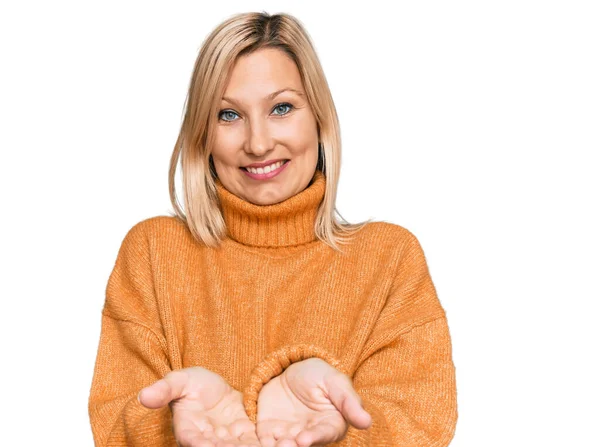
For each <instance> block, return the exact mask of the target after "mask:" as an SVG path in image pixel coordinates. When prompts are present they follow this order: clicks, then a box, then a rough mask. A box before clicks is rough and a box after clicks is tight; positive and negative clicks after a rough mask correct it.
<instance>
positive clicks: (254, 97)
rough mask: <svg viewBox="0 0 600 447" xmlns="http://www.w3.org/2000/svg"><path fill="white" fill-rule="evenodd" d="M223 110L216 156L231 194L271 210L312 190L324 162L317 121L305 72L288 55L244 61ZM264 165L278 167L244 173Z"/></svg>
mask: <svg viewBox="0 0 600 447" xmlns="http://www.w3.org/2000/svg"><path fill="white" fill-rule="evenodd" d="M219 110H220V111H219V117H218V122H217V124H216V126H217V127H216V140H215V146H214V148H213V151H212V156H213V162H214V165H215V170H216V172H217V176H218V177H219V180H220V181H221V183H222V184H223V186H224V187H225V188H226V189H227V190H228V191H230V192H231V193H233V194H235V195H236V196H238V197H240V198H242V199H244V200H246V201H248V202H251V203H254V204H257V205H271V204H274V203H278V202H281V201H283V200H286V199H288V198H290V197H292V196H293V195H295V194H297V193H299V192H301V191H302V190H304V189H305V188H306V187H307V186H308V184H309V183H310V181H311V179H312V177H313V175H314V173H315V170H316V167H317V161H318V143H319V137H318V127H317V121H316V119H315V116H314V114H313V112H312V109H311V107H310V105H309V103H308V100H307V98H306V93H305V91H304V87H303V85H302V80H301V78H300V72H299V71H298V68H297V66H296V64H295V63H294V61H293V60H292V59H290V58H289V56H287V55H286V54H285V53H284V52H283V51H282V50H279V49H274V48H267V49H261V50H257V51H255V52H253V53H250V54H248V55H244V56H242V57H240V58H239V59H238V60H237V61H236V63H235V65H234V67H233V69H232V72H231V77H230V79H229V83H228V84H227V87H226V88H225V93H224V95H223V98H222V99H221V107H220V109H219ZM283 161H285V164H283V165H281V162H283ZM264 162H267V165H269V164H272V163H275V164H274V166H273V165H272V166H270V167H265V168H260V169H258V171H256V170H251V171H249V170H246V169H244V168H247V167H248V166H250V165H254V164H263V163H264ZM279 165H281V166H279ZM278 166H279V167H278Z"/></svg>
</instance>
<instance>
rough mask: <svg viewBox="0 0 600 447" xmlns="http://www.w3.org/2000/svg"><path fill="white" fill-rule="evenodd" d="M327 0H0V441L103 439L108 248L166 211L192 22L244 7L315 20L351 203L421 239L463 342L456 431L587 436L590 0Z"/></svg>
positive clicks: (476, 439)
mask: <svg viewBox="0 0 600 447" xmlns="http://www.w3.org/2000/svg"><path fill="white" fill-rule="evenodd" d="M332 3H333V2H323V1H320V2H314V3H310V2H306V1H305V2H282V1H263V2H257V1H243V2H242V1H229V2H199V1H198V2H175V1H172V2H169V3H168V4H167V2H161V3H158V2H148V1H146V2H126V1H121V2H108V1H102V2H83V1H79V2H72V3H67V2H57V1H55V2H41V1H39V2H16V1H14V2H5V3H2V6H1V7H0V45H1V54H0V58H1V59H0V63H1V65H2V68H1V70H0V76H1V79H0V114H1V116H0V119H1V121H0V126H1V132H0V138H1V141H0V144H1V146H0V149H1V151H0V172H1V175H0V182H1V189H0V190H1V194H2V219H1V221H0V222H1V225H2V231H1V232H0V238H1V240H0V242H1V246H0V247H1V248H0V257H1V259H0V261H1V262H2V280H1V281H0V296H1V298H2V312H1V317H0V318H1V324H0V331H1V333H0V336H1V337H0V339H1V343H2V346H1V348H2V351H1V355H2V357H1V358H2V368H1V369H0V374H1V378H2V382H1V383H2V387H3V390H2V401H3V407H4V410H5V412H3V414H4V416H3V422H4V423H3V426H4V429H3V433H2V444H3V445H13V444H16V443H19V445H69V446H71V445H72V446H84V445H93V441H92V437H91V430H90V428H89V421H88V414H87V398H88V393H89V388H90V384H91V378H92V372H93V367H94V361H95V356H96V349H97V343H98V339H99V334H100V312H101V308H102V305H103V301H104V292H105V287H106V283H107V280H108V276H109V274H110V271H111V269H112V267H113V265H114V261H115V258H116V254H117V250H118V248H119V245H120V243H121V241H122V239H123V237H124V236H125V233H126V232H127V231H128V230H129V228H131V227H132V226H133V225H134V224H135V223H137V222H139V221H140V220H142V219H145V218H148V217H151V216H155V215H160V214H167V213H168V211H169V210H170V202H169V199H168V188H167V170H168V163H169V158H170V155H171V152H172V149H173V146H174V144H175V139H176V137H177V133H178V130H179V125H180V122H181V117H182V111H183V104H184V100H185V95H186V92H187V87H188V83H189V78H190V75H191V72H192V68H193V64H194V61H195V58H196V55H197V52H198V50H199V47H200V45H201V43H202V41H203V39H204V38H205V37H206V35H207V34H208V33H209V32H210V31H211V30H212V29H213V28H214V27H215V26H216V25H217V24H218V23H220V22H221V21H222V20H224V19H226V18H227V17H228V16H229V15H231V14H234V13H237V12H244V11H253V10H256V11H259V10H266V11H267V12H270V13H276V12H289V13H291V14H294V15H295V16H296V17H297V18H298V19H300V20H301V21H302V22H303V23H304V25H305V26H306V28H307V30H308V32H309V33H310V35H311V37H312V38H313V40H314V42H315V45H316V48H317V52H318V54H319V57H320V59H321V62H322V64H323V66H324V69H325V73H326V75H327V78H328V82H329V85H330V87H331V90H332V93H333V96H334V99H335V102H336V107H337V110H338V113H339V116H340V120H341V126H342V138H343V163H342V166H343V169H342V177H341V180H340V190H339V196H338V209H339V210H340V212H341V214H342V215H343V216H344V217H345V218H346V219H348V220H350V221H359V220H363V219H367V218H374V219H375V220H386V221H390V222H393V223H396V224H399V225H402V226H405V227H406V228H408V229H409V230H411V231H412V232H413V233H414V234H415V235H416V236H417V237H418V239H419V240H420V242H421V244H422V246H423V248H424V250H425V253H426V256H427V259H428V263H429V266H430V271H431V274H432V277H433V280H434V283H435V285H436V288H437V291H438V295H439V298H440V300H441V302H442V305H443V306H444V308H445V309H446V311H447V314H448V319H449V323H450V330H451V335H452V342H453V355H454V361H455V364H456V373H457V381H458V396H459V421H458V426H457V430H456V435H455V438H454V441H453V442H452V444H451V446H452V447H482V446H485V447H506V446H511V447H513V446H545V447H546V446H578V447H583V446H598V445H600V435H599V434H598V430H597V427H598V421H599V420H600V410H599V406H598V402H599V401H600V387H599V385H598V377H600V369H599V368H598V366H597V365H598V363H597V362H598V360H599V341H600V336H599V329H598V326H599V324H598V313H597V311H598V302H599V300H600V287H599V285H598V275H599V271H600V268H599V267H600V262H599V253H600V237H599V235H598V231H599V229H600V219H599V217H598V211H599V203H600V200H599V197H598V195H599V191H600V180H599V177H600V175H599V172H598V171H599V167H600V166H599V163H598V161H597V158H596V157H597V155H598V151H599V149H600V26H599V23H600V14H599V9H598V3H597V2H593V1H588V2H584V1H573V0H571V1H526V0H519V1H507V0H504V1H501V2H500V1H497V2H491V1H454V2H446V1H438V2H432V1H419V2H401V3H400V4H394V3H392V2H389V3H387V2H382V1H373V0H371V1H369V2H360V3H356V4H349V3H344V5H343V8H342V7H341V6H342V3H341V2H340V3H339V5H338V6H336V5H333V4H332ZM7 414H8V419H7ZM8 441H11V442H10V443H9V442H8Z"/></svg>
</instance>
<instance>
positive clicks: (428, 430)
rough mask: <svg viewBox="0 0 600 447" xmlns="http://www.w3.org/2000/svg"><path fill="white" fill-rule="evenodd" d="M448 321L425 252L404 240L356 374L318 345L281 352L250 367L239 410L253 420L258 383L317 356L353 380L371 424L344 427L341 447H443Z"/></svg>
mask: <svg viewBox="0 0 600 447" xmlns="http://www.w3.org/2000/svg"><path fill="white" fill-rule="evenodd" d="M451 351H452V349H451V340H450V334H449V329H448V324H447V320H446V315H445V312H444V310H443V308H442V307H441V304H440V302H439V300H438V298H437V295H436V291H435V288H434V286H433V282H432V280H431V277H430V275H429V271H428V268H427V263H426V260H425V256H424V253H423V250H422V249H421V246H420V244H419V242H418V241H417V239H416V238H415V237H414V236H413V235H412V234H410V233H409V238H408V242H407V244H406V246H405V249H404V251H403V254H402V257H401V259H400V262H399V266H398V270H397V274H396V276H395V278H394V281H393V285H392V288H391V291H390V294H389V296H388V299H387V301H386V304H385V306H384V308H383V309H382V311H381V313H380V315H379V317H378V319H377V322H376V324H375V326H374V328H373V331H372V332H371V334H370V336H369V338H368V340H367V342H366V344H365V346H364V348H363V351H362V353H361V355H360V358H359V361H358V363H357V365H358V366H357V367H356V369H355V370H354V372H353V373H350V374H349V373H348V371H345V370H344V368H343V367H342V366H341V365H340V362H339V360H338V359H337V358H336V357H335V356H334V355H332V354H330V353H326V352H324V351H323V349H322V348H320V347H317V346H303V347H302V348H300V349H299V348H298V347H285V348H282V349H280V350H279V351H278V352H277V353H273V354H272V355H270V356H269V357H268V358H267V359H265V360H264V361H263V362H262V363H261V364H260V365H258V366H257V368H255V370H254V372H253V374H252V377H251V379H250V381H249V383H248V386H247V388H246V390H245V396H244V397H245V405H246V409H247V412H248V414H249V416H250V417H251V418H254V419H253V420H255V418H256V401H257V399H258V393H259V392H260V389H261V388H262V386H263V384H265V383H267V382H268V381H269V380H270V379H271V378H273V377H275V376H276V375H279V374H281V372H282V371H283V369H285V368H286V367H287V366H289V363H290V362H292V361H301V360H304V359H306V358H310V357H319V358H322V359H323V360H326V361H328V362H329V363H330V364H331V365H332V366H334V367H336V368H337V369H339V370H340V371H342V372H343V373H345V374H348V375H349V376H350V377H351V378H352V382H353V385H354V389H355V390H356V392H357V393H358V395H359V396H360V397H361V399H362V402H363V406H364V408H365V409H366V410H367V411H368V412H369V413H370V414H371V417H372V419H373V423H372V425H371V427H369V429H367V430H359V429H356V428H354V427H352V426H350V427H349V429H348V433H347V434H346V437H345V438H344V439H343V440H342V441H339V442H338V443H334V444H330V445H331V446H340V447H350V446H352V447H367V446H369V447H384V446H385V447H392V446H393V447H413V446H419V447H447V446H448V445H449V444H450V441H451V440H452V438H453V437H454V431H455V426H456V421H457V404H456V384H455V368H454V364H453V361H452V352H451Z"/></svg>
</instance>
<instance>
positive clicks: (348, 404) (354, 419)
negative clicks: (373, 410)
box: [327, 374, 372, 429]
mask: <svg viewBox="0 0 600 447" xmlns="http://www.w3.org/2000/svg"><path fill="white" fill-rule="evenodd" d="M327 392H328V395H329V399H330V400H331V403H332V404H333V405H335V407H336V408H337V409H338V411H339V412H340V413H342V416H344V419H346V421H348V423H350V424H351V425H353V426H354V427H356V428H358V429H367V428H369V427H370V426H371V423H372V420H371V415H370V414H369V413H367V411H366V410H365V409H364V408H363V406H362V399H361V397H360V396H359V395H358V393H357V392H356V391H355V390H354V386H353V385H352V380H351V379H350V378H349V377H348V376H347V375H345V374H337V375H336V376H335V377H334V378H332V380H330V381H329V383H328V384H327Z"/></svg>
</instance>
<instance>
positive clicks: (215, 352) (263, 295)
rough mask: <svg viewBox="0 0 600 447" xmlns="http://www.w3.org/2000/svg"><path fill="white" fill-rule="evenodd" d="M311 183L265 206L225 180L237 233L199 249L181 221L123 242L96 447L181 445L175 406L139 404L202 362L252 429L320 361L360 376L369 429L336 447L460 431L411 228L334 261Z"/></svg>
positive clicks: (434, 441) (441, 319) (416, 442)
mask: <svg viewBox="0 0 600 447" xmlns="http://www.w3.org/2000/svg"><path fill="white" fill-rule="evenodd" d="M325 181H326V178H325V176H324V175H323V174H322V173H321V172H320V171H316V173H315V176H314V178H313V180H312V181H311V183H310V184H309V186H308V187H307V188H306V189H304V190H303V191H302V192H300V193H298V194H296V195H294V196H292V197H290V198H288V199H287V200H285V201H283V202H280V203H277V204H274V205H268V206H260V205H255V204H252V203H250V202H247V201H245V200H242V199H241V198H239V197H237V196H235V195H233V194H232V193H230V192H229V191H227V190H226V189H225V188H224V187H223V185H222V184H221V183H220V182H219V181H218V180H217V188H218V194H219V200H220V204H221V205H220V206H221V210H222V212H223V217H224V219H225V223H226V226H227V230H228V237H227V238H226V239H225V240H224V241H223V242H222V245H221V246H220V247H219V248H210V247H206V246H204V245H203V244H199V243H198V242H197V241H196V240H195V239H194V238H193V237H192V235H191V233H190V232H189V231H188V229H187V228H186V226H185V225H184V224H183V223H181V222H180V221H178V220H177V219H176V218H174V217H170V216H155V217H151V218H148V219H145V220H143V221H141V222H138V223H137V224H135V225H134V226H133V227H132V228H131V229H130V230H129V231H128V233H127V234H126V236H125V238H124V240H123V242H122V244H121V246H120V249H119V252H118V255H117V258H116V262H115V265H114V269H113V270H112V273H111V275H110V277H109V280H108V285H107V287H106V300H105V303H104V307H103V310H102V319H101V335H100V342H99V347H98V352H97V358H96V364H95V369H94V375H93V379H92V384H91V391H90V396H89V416H90V422H91V427H92V432H93V436H94V441H95V443H96V445H97V446H144V447H148V446H171V445H172V446H175V445H176V443H175V439H174V436H173V432H172V413H171V410H170V408H169V406H167V407H164V408H162V409H158V410H151V409H147V408H145V407H143V406H142V405H141V404H140V403H139V402H138V400H137V394H138V392H139V391H140V390H141V389H142V388H144V387H146V386H148V385H150V384H152V383H154V382H155V381H157V380H159V379H161V378H162V377H164V376H165V375H166V374H167V373H168V372H169V371H172V370H176V369H181V368H188V367H192V366H202V367H204V368H207V369H209V370H211V371H214V372H216V373H218V374H220V375H221V376H222V377H223V378H224V379H225V380H226V381H227V382H228V383H229V384H230V385H231V386H232V387H233V388H235V389H237V390H239V391H241V392H242V393H243V397H244V405H245V407H246V411H247V413H248V416H249V417H250V418H251V420H253V421H256V411H257V405H256V404H257V398H258V394H259V393H260V390H261V388H262V386H263V385H264V384H265V383H267V382H268V381H269V380H270V379H272V378H273V377H275V376H277V375H279V374H281V373H282V371H283V370H284V369H285V368H286V367H287V366H289V365H290V364H291V363H293V362H297V361H301V360H304V359H307V358H311V357H318V358H321V359H323V360H325V361H327V362H329V363H330V364H331V365H332V366H334V367H335V368H337V369H338V370H340V371H342V372H344V373H345V374H347V375H349V376H350V377H351V378H352V381H353V384H354V388H355V390H356V391H357V393H358V394H359V395H360V396H361V398H362V400H363V404H364V407H365V409H366V410H367V411H368V412H369V413H370V414H371V416H372V419H373V423H372V425H371V427H370V428H369V429H367V430H358V429H355V428H353V427H350V428H349V430H348V433H347V435H346V437H345V438H344V439H343V440H342V441H340V442H338V443H335V444H329V445H331V446H344V447H350V446H353V447H366V446H386V447H392V446H393V447H408V446H419V447H434V446H435V447H445V446H447V445H448V444H449V443H450V440H451V439H452V438H453V435H454V430H455V425H456V421H457V402H456V383H455V367H454V364H453V360H452V353H451V350H452V349H451V340H450V335H449V329H448V324H447V320H446V313H445V311H444V309H443V308H442V306H441V304H440V301H439V299H438V297H437V295H436V290H435V288H434V285H433V282H432V279H431V277H430V274H429V270H428V267H427V263H426V260H425V256H424V253H423V250H422V248H421V246H420V244H419V242H418V240H417V239H416V237H415V236H414V235H413V234H412V233H411V232H409V231H408V230H407V229H405V228H403V227H401V226H399V225H395V224H391V223H387V222H369V223H368V224H367V225H366V226H365V227H364V228H363V229H361V230H360V231H359V232H358V233H357V234H356V235H355V237H354V240H353V242H352V243H350V244H347V245H342V246H341V247H342V249H343V251H344V253H338V252H335V250H333V249H332V248H331V247H329V246H328V245H327V244H325V243H324V242H322V241H320V240H319V239H317V238H316V236H315V234H314V230H313V228H314V222H315V219H316V213H317V209H318V206H319V204H320V202H321V201H322V199H323V196H324V192H325Z"/></svg>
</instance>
